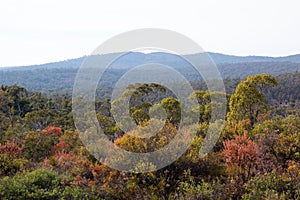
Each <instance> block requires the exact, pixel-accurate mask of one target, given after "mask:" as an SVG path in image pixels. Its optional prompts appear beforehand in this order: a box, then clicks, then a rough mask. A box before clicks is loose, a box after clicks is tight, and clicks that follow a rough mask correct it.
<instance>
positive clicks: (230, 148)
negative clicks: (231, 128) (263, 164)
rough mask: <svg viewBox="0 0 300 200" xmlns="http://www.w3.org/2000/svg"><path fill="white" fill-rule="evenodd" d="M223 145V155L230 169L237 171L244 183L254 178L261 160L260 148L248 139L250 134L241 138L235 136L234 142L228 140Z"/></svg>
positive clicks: (245, 134)
mask: <svg viewBox="0 0 300 200" xmlns="http://www.w3.org/2000/svg"><path fill="white" fill-rule="evenodd" d="M223 144H224V150H223V155H224V157H225V161H226V164H227V165H228V167H229V169H230V168H231V169H236V170H237V171H238V174H240V175H242V176H243V179H244V181H245V180H246V179H248V178H249V177H250V176H252V175H253V173H254V171H255V169H256V167H257V166H258V165H259V162H260V158H259V151H258V146H257V145H256V143H255V142H253V141H252V140H251V139H250V138H248V132H247V131H245V132H244V134H243V136H241V137H240V136H238V135H235V136H234V139H233V140H226V141H225V142H224V143H223Z"/></svg>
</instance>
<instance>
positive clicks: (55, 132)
mask: <svg viewBox="0 0 300 200" xmlns="http://www.w3.org/2000/svg"><path fill="white" fill-rule="evenodd" d="M43 132H45V133H48V134H53V135H60V134H62V130H61V128H59V127H56V126H48V127H47V128H45V129H44V130H43Z"/></svg>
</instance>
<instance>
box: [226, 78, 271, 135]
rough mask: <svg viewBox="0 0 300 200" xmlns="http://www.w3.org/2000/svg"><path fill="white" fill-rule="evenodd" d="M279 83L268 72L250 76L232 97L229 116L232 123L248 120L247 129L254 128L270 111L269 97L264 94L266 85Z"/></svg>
mask: <svg viewBox="0 0 300 200" xmlns="http://www.w3.org/2000/svg"><path fill="white" fill-rule="evenodd" d="M275 85H277V82H276V79H275V78H274V77H272V76H270V75H268V74H258V75H254V76H248V77H247V79H246V80H245V81H242V82H241V83H240V84H239V85H238V86H237V88H236V91H235V93H234V94H233V95H232V96H231V98H230V103H229V109H230V112H229V113H228V115H227V117H228V120H229V122H230V123H231V125H233V126H236V124H238V122H239V121H243V120H245V121H246V122H248V124H247V127H246V128H247V129H252V128H253V126H254V124H255V123H256V122H257V121H259V119H260V117H261V116H262V115H263V114H266V113H267V111H268V105H267V99H266V95H265V94H264V90H265V88H266V87H273V86H275Z"/></svg>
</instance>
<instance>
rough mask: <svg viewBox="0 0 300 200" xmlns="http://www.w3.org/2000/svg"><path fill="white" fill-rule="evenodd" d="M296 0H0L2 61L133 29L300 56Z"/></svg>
mask: <svg viewBox="0 0 300 200" xmlns="http://www.w3.org/2000/svg"><path fill="white" fill-rule="evenodd" d="M299 9H300V1H299V0H242V1H241V0H185V1H179V0H151V1H142V0H123V1H122V0H118V1H117V0H106V1H101V0H85V1H76V0H72V1H71V0H70V1H69V0H59V1H58V0H43V1H41V0H26V1H19V0H0V66H23V65H31V64H42V63H47V62H54V61H61V60H66V59H71V58H77V57H81V56H84V55H89V54H90V53H92V51H93V50H94V49H95V48H97V46H99V45H100V44H101V43H102V42H104V41H105V40H107V39H109V38H111V37H113V36H115V35H117V34H120V33H122V32H125V31H130V30H133V29H138V28H163V29H169V30H173V31H176V32H179V33H181V34H184V35H186V36H187V37H189V38H191V39H192V40H194V41H195V42H197V43H198V44H199V45H200V46H201V47H202V48H203V49H204V50H205V51H210V52H218V53H224V54H230V55H241V56H245V55H263V56H286V55H291V54H298V53H300V12H299Z"/></svg>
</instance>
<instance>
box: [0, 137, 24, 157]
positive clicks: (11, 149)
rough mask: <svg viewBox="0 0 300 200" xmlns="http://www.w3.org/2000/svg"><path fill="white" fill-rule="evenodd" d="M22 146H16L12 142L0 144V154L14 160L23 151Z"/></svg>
mask: <svg viewBox="0 0 300 200" xmlns="http://www.w3.org/2000/svg"><path fill="white" fill-rule="evenodd" d="M23 148H24V146H23V145H22V146H21V147H20V146H18V145H17V144H16V143H14V142H9V141H7V142H6V143H5V144H3V145H2V144H0V154H8V155H9V156H12V157H14V158H17V157H20V154H21V152H22V150H23Z"/></svg>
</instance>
